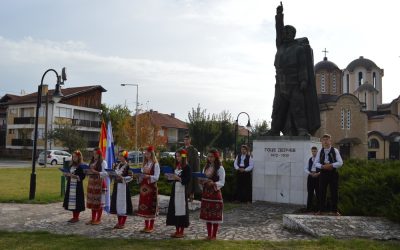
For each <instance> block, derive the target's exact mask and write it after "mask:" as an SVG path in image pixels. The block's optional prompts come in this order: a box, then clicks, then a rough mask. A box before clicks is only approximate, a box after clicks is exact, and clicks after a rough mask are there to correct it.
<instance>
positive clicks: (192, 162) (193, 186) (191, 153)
mask: <svg viewBox="0 0 400 250" xmlns="http://www.w3.org/2000/svg"><path fill="white" fill-rule="evenodd" d="M183 142H184V144H185V145H184V147H183V148H184V149H185V150H186V151H187V162H188V164H189V166H190V168H191V169H192V171H193V172H200V159H199V151H198V150H197V149H196V148H195V147H194V146H193V145H192V144H191V143H192V139H191V137H190V136H189V135H185V137H184V138H183ZM186 192H187V194H188V197H189V199H190V200H191V201H193V199H194V195H195V194H198V195H200V194H201V190H200V185H199V181H198V180H197V178H192V179H191V180H190V183H189V185H188V186H187V189H186Z"/></svg>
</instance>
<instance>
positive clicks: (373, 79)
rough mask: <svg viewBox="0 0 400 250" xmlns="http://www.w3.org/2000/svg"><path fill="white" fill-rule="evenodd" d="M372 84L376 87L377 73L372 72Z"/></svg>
mask: <svg viewBox="0 0 400 250" xmlns="http://www.w3.org/2000/svg"><path fill="white" fill-rule="evenodd" d="M372 85H373V86H374V88H376V73H375V72H374V73H372Z"/></svg>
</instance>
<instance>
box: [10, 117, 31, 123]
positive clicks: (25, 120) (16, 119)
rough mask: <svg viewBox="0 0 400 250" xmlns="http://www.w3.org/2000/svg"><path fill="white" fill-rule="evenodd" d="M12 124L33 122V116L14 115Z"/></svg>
mask: <svg viewBox="0 0 400 250" xmlns="http://www.w3.org/2000/svg"><path fill="white" fill-rule="evenodd" d="M14 124H35V117H14Z"/></svg>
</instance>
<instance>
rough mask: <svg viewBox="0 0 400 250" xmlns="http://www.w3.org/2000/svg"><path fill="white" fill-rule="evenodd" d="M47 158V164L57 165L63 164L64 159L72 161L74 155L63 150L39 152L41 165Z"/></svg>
mask: <svg viewBox="0 0 400 250" xmlns="http://www.w3.org/2000/svg"><path fill="white" fill-rule="evenodd" d="M45 158H46V160H47V164H51V165H57V164H63V162H64V159H65V161H71V160H72V155H71V154H70V153H68V152H67V151H62V150H47V153H46V154H45V153H44V151H42V152H41V153H40V154H39V158H38V163H39V165H44V159H45Z"/></svg>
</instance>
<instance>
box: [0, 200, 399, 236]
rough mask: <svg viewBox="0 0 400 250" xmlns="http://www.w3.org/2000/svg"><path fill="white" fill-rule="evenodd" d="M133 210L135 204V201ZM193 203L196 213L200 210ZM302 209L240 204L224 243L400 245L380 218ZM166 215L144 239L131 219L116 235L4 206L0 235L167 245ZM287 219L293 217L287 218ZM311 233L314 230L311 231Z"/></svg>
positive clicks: (51, 214)
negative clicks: (326, 239)
mask: <svg viewBox="0 0 400 250" xmlns="http://www.w3.org/2000/svg"><path fill="white" fill-rule="evenodd" d="M132 201H133V203H134V207H136V206H137V198H135V197H133V199H132ZM167 203H168V197H165V196H161V197H160V207H161V208H163V207H164V208H165V207H166V204H167ZM198 206H199V203H198V202H197V203H194V204H193V208H194V209H195V208H198ZM298 208H299V207H298V206H293V205H283V204H274V203H268V202H256V203H253V204H240V205H238V206H237V207H235V208H233V209H231V210H229V211H226V212H225V213H224V223H223V224H222V226H221V229H220V231H219V234H218V238H219V239H223V240H273V241H282V240H304V239H315V237H319V236H333V237H335V238H349V237H357V238H359V237H363V238H370V239H397V240H400V225H399V224H395V223H391V222H389V221H387V220H384V219H380V218H374V219H373V218H367V217H346V216H342V217H333V216H312V215H292V213H293V212H294V211H296V210H297V209H298ZM165 212H166V210H165V209H161V210H160V216H159V217H158V218H157V220H156V222H155V231H154V232H153V233H152V234H144V233H141V232H140V230H141V229H142V228H143V226H144V223H143V219H142V218H140V217H137V216H129V217H128V219H127V221H126V228H125V229H122V230H121V229H120V230H117V229H113V226H114V225H115V223H116V216H115V215H107V214H103V220H102V224H100V225H97V226H93V225H85V222H86V221H88V220H89V219H90V216H91V212H90V210H86V211H84V212H83V213H82V214H81V221H80V222H78V223H75V224H70V223H68V222H67V220H68V219H70V218H71V213H70V212H68V211H66V210H64V209H63V208H62V204H61V203H53V204H47V205H32V204H10V203H0V230H7V231H18V232H21V231H48V232H51V233H57V234H78V235H83V236H88V237H102V238H103V237H104V238H135V239H169V238H170V234H171V233H173V232H174V230H175V228H174V227H167V226H165V219H166V217H165ZM288 214H289V215H288ZM190 222H191V225H190V227H189V228H188V229H186V230H185V233H186V239H204V238H205V236H206V229H205V223H204V222H202V221H200V220H199V211H198V209H197V210H196V211H192V212H191V214H190ZM310 228H311V229H313V230H311V229H310Z"/></svg>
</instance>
